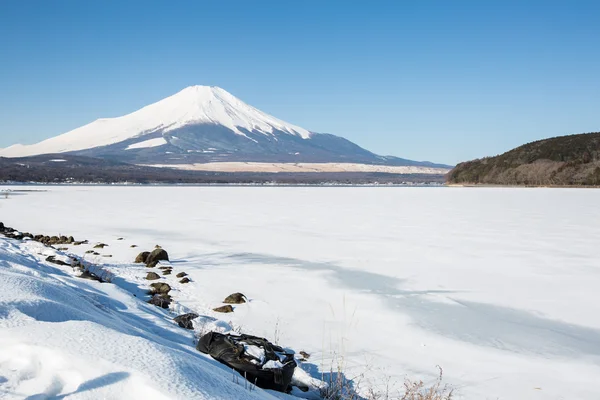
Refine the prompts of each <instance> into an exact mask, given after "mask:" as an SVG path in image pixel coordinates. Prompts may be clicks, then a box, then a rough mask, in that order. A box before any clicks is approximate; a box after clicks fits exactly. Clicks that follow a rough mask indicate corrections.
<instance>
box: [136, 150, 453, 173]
mask: <svg viewBox="0 0 600 400" xmlns="http://www.w3.org/2000/svg"><path fill="white" fill-rule="evenodd" d="M194 151H195V150H188V153H191V152H194ZM202 152H203V153H208V152H210V151H206V150H205V151H202ZM147 166H149V167H158V168H175V169H183V170H190V171H220V172H384V173H390V174H446V173H448V171H449V169H448V168H432V167H417V166H391V165H372V164H357V163H266V162H242V161H237V162H225V161H223V162H209V163H202V164H199V163H196V164H148V165H147Z"/></svg>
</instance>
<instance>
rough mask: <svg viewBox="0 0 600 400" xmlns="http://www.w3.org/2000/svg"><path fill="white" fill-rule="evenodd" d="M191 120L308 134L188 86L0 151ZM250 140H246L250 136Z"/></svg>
mask: <svg viewBox="0 0 600 400" xmlns="http://www.w3.org/2000/svg"><path fill="white" fill-rule="evenodd" d="M192 124H217V125H222V126H225V127H227V128H229V129H231V130H232V131H233V132H235V133H236V134H239V135H241V136H246V135H245V133H244V132H243V130H247V131H258V132H260V133H263V134H265V135H274V134H275V131H281V132H285V133H287V134H289V135H294V136H298V137H301V138H303V139H308V138H310V135H311V133H310V132H309V131H307V130H306V129H303V128H300V127H298V126H295V125H292V124H289V123H287V122H285V121H282V120H280V119H277V118H275V117H273V116H271V115H269V114H266V113H264V112H262V111H260V110H258V109H256V108H254V107H252V106H250V105H248V104H246V103H244V102H243V101H241V100H240V99H238V98H237V97H235V96H233V95H232V94H231V93H229V92H227V91H226V90H224V89H221V88H219V87H216V86H190V87H187V88H185V89H183V90H182V91H180V92H178V93H176V94H174V95H172V96H170V97H167V98H165V99H163V100H160V101H158V102H156V103H153V104H150V105H148V106H146V107H143V108H141V109H139V110H137V111H135V112H133V113H131V114H127V115H124V116H121V117H116V118H102V119H98V120H96V121H94V122H92V123H90V124H87V125H85V126H82V127H80V128H77V129H74V130H72V131H70V132H67V133H64V134H62V135H59V136H56V137H53V138H50V139H47V140H44V141H42V142H39V143H36V144H33V145H22V144H16V145H13V146H10V147H7V148H5V149H0V156H6V157H25V156H31V155H37V154H49V153H64V152H70V151H78V150H85V149H91V148H95V147H101V146H107V145H111V144H114V143H119V142H122V141H124V140H127V139H132V138H136V137H139V136H143V135H146V134H148V133H152V132H160V133H166V132H169V131H172V130H174V129H178V128H181V127H183V126H186V125H192ZM249 140H251V139H249Z"/></svg>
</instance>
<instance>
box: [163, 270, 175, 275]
mask: <svg viewBox="0 0 600 400" xmlns="http://www.w3.org/2000/svg"><path fill="white" fill-rule="evenodd" d="M171 272H173V271H172V270H170V269H165V270H164V271H163V275H171Z"/></svg>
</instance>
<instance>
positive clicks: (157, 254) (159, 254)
mask: <svg viewBox="0 0 600 400" xmlns="http://www.w3.org/2000/svg"><path fill="white" fill-rule="evenodd" d="M152 261H169V254H167V252H166V251H165V250H164V249H155V250H154V251H153V252H152V253H150V255H149V256H148V258H147V259H146V264H150V263H151V262H152Z"/></svg>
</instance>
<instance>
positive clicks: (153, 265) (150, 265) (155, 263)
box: [146, 261, 160, 268]
mask: <svg viewBox="0 0 600 400" xmlns="http://www.w3.org/2000/svg"><path fill="white" fill-rule="evenodd" d="M157 264H158V261H152V262H151V263H149V264H146V267H147V268H154V267H156V265H157ZM159 268H160V267H159Z"/></svg>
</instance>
